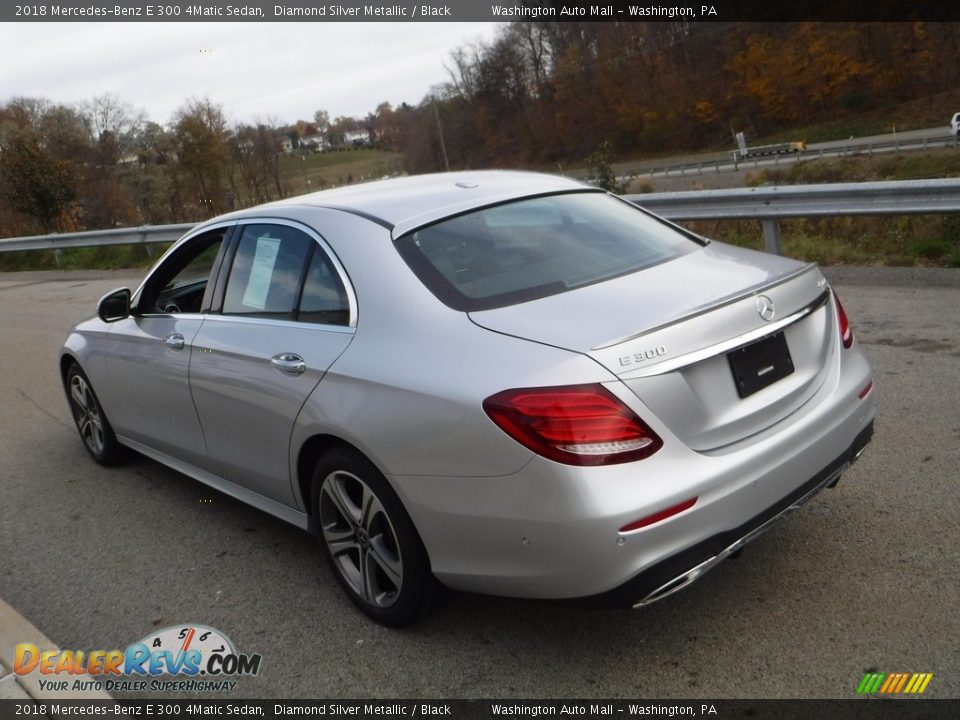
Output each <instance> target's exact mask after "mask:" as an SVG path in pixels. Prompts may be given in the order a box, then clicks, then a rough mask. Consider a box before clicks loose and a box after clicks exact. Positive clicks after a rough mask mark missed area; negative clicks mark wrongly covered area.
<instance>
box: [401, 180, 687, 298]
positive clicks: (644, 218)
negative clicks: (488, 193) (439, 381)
mask: <svg viewBox="0 0 960 720" xmlns="http://www.w3.org/2000/svg"><path fill="white" fill-rule="evenodd" d="M697 247H698V244H697V243H696V242H694V241H693V240H691V239H690V238H688V237H687V236H685V235H683V234H682V233H680V232H678V231H677V230H675V229H674V228H672V227H670V226H669V225H667V224H665V223H663V222H662V221H660V220H657V219H655V218H653V217H651V216H649V215H648V214H646V213H645V212H643V211H641V210H639V209H638V208H636V207H634V206H633V205H631V204H629V203H627V202H624V201H623V200H618V199H617V198H614V197H611V196H610V195H607V194H605V193H595V192H585V193H571V194H564V195H550V196H546V197H538V198H532V199H527V200H519V201H516V202H512V203H508V204H505V205H497V206H494V207H489V208H484V209H481V210H476V211H474V212H471V213H468V214H465V215H460V216H457V217H454V218H451V219H449V220H444V221H442V222H439V223H436V224H434V225H430V226H428V227H425V228H421V229H420V230H417V231H415V232H413V233H410V234H408V235H405V236H403V237H401V238H400V239H399V240H397V248H398V249H399V251H400V254H401V255H402V256H403V258H404V259H405V260H406V261H407V264H408V265H409V266H410V268H411V269H412V270H413V271H414V272H415V273H416V275H417V277H419V278H420V280H421V281H422V282H423V283H424V284H425V285H426V286H427V287H428V288H429V289H430V291H431V292H433V294H434V295H436V296H437V297H438V298H439V299H440V300H442V301H443V302H444V303H446V304H447V305H449V306H450V307H452V308H454V309H456V310H465V311H470V310H488V309H491V308H496V307H504V306H506V305H513V304H515V303H520V302H526V301H528V300H535V299H537V298H541V297H546V296H548V295H556V294H558V293H562V292H566V291H568V290H572V289H574V288H578V287H581V286H584V285H590V284H593V283H597V282H602V281H604V280H609V279H610V278H614V277H618V276H620V275H626V274H628V273H633V272H637V271H638V270H642V269H644V268H647V267H650V266H651V265H656V264H659V263H662V262H665V261H667V260H672V259H673V258H675V257H678V256H680V255H683V254H686V253H688V252H691V251H693V250H695V249H696V248H697Z"/></svg>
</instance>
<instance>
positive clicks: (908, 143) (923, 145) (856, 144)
mask: <svg viewBox="0 0 960 720" xmlns="http://www.w3.org/2000/svg"><path fill="white" fill-rule="evenodd" d="M933 147H954V148H958V149H960V138H955V137H954V136H953V135H942V136H936V137H924V138H904V139H896V140H884V141H877V142H862V141H853V142H850V143H849V144H846V145H836V144H834V143H833V142H831V143H830V147H816V148H810V149H808V150H801V151H798V152H788V153H782V154H779V155H776V154H775V155H755V156H750V157H745V158H736V157H735V151H731V152H730V157H724V158H718V157H714V158H713V159H705V160H697V161H692V162H686V163H675V164H672V165H654V166H650V167H646V168H644V169H641V170H637V171H635V172H632V173H627V174H625V175H623V177H624V178H629V177H644V176H649V177H654V176H657V175H663V176H664V177H670V176H671V175H679V176H681V177H686V176H687V175H703V174H704V173H707V172H714V173H720V172H729V171H736V170H747V169H750V168H761V167H768V166H770V165H773V166H776V165H780V164H784V165H786V164H788V163H794V162H799V161H800V160H821V159H823V158H833V157H848V156H853V155H866V156H868V157H872V156H873V154H874V153H887V152H900V151H906V150H926V149H928V148H933Z"/></svg>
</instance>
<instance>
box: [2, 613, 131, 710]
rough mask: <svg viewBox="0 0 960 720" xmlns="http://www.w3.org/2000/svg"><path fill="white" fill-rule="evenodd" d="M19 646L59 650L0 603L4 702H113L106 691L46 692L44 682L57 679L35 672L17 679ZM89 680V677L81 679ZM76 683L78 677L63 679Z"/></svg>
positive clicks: (19, 615) (35, 628) (44, 636)
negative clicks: (42, 686) (16, 658)
mask: <svg viewBox="0 0 960 720" xmlns="http://www.w3.org/2000/svg"><path fill="white" fill-rule="evenodd" d="M19 643H33V644H34V645H36V646H37V648H38V649H39V650H40V651H41V652H43V651H45V650H59V648H58V647H57V646H56V645H55V644H54V642H53V641H52V640H51V639H50V638H48V637H47V636H46V635H44V634H43V633H42V632H40V630H39V629H38V628H37V627H36V626H35V625H34V624H33V623H31V622H30V621H29V620H27V619H26V618H25V617H23V615H21V614H20V613H18V612H17V611H16V610H15V609H14V608H13V607H12V606H11V605H9V604H8V603H6V602H5V601H4V600H2V599H0V700H28V699H34V700H110V699H112V698H111V697H110V695H109V694H108V693H107V692H105V691H102V690H100V691H97V690H60V691H52V690H42V689H41V688H40V680H41V679H42V680H48V679H53V678H47V677H43V676H42V675H41V673H40V672H39V671H37V670H34V671H33V672H31V673H28V674H26V675H17V674H15V673H14V671H13V664H14V657H15V653H16V646H17V645H18V644H19ZM77 677H79V678H81V679H83V680H87V679H88V677H87V676H82V675H81V676H77ZM56 679H67V680H69V681H71V684H72V681H73V680H74V679H76V677H74V676H69V675H65V676H64V677H61V678H56Z"/></svg>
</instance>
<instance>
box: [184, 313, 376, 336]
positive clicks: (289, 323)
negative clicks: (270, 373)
mask: <svg viewBox="0 0 960 720" xmlns="http://www.w3.org/2000/svg"><path fill="white" fill-rule="evenodd" d="M177 317H180V316H179V315H178V316H177ZM199 317H202V318H204V319H205V320H209V321H211V322H231V323H232V322H239V323H246V324H248V325H270V326H271V327H290V328H297V329H299V330H303V329H315V330H319V331H322V332H335V333H340V334H342V335H353V334H354V333H355V332H356V331H357V329H356V328H355V327H351V326H347V325H330V324H328V323H315V322H304V321H303V320H290V319H288V318H278V319H276V320H274V319H273V318H268V317H256V316H249V315H223V314H221V313H208V314H207V315H201V316H199Z"/></svg>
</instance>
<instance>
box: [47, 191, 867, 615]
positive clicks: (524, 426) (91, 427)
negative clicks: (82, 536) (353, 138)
mask: <svg viewBox="0 0 960 720" xmlns="http://www.w3.org/2000/svg"><path fill="white" fill-rule="evenodd" d="M60 360H61V362H60V367H61V372H62V378H63V383H64V387H65V389H66V393H67V398H68V401H69V403H70V405H71V408H72V411H73V415H74V417H75V419H76V422H77V427H78V428H79V431H80V435H81V437H82V439H83V442H84V444H85V446H86V449H87V450H88V451H89V453H90V454H91V455H92V456H93V458H94V459H95V460H97V461H98V462H101V463H104V464H110V463H114V462H117V461H118V460H119V459H120V458H121V457H122V455H123V453H124V452H125V451H126V450H127V449H131V448H132V449H133V450H136V451H138V452H140V453H143V454H144V455H147V456H149V457H151V458H153V459H155V460H157V461H159V462H161V463H165V464H167V465H169V466H171V467H173V468H175V469H176V470H179V471H180V472H183V473H186V474H187V475H190V476H192V477H194V478H196V479H197V480H200V481H201V482H204V483H207V484H209V485H211V486H213V487H215V488H217V489H218V490H220V491H222V492H225V493H227V494H229V495H232V496H234V497H236V498H239V499H241V500H243V501H245V502H248V503H250V504H252V505H254V506H256V507H258V508H260V509H262V510H264V511H266V512H268V513H272V514H273V515H276V516H278V517H280V518H283V519H285V520H287V521H289V522H291V523H293V524H295V525H298V526H300V527H302V528H305V529H309V530H311V531H313V532H315V533H316V534H317V536H318V537H319V539H320V545H321V548H322V551H323V554H324V555H326V557H327V559H328V560H329V562H330V565H331V567H332V568H333V573H334V575H335V577H336V578H337V580H338V581H339V583H340V584H341V585H342V587H343V589H344V590H345V591H346V593H347V595H349V596H350V598H351V599H352V600H353V602H354V603H356V605H357V606H358V607H359V608H360V609H361V610H363V611H364V612H366V613H367V614H369V615H370V616H372V617H373V618H375V619H377V620H379V621H381V622H384V623H390V624H400V623H404V622H409V621H411V620H414V619H416V618H419V617H421V616H423V615H424V614H426V613H427V612H429V611H430V610H431V609H433V608H435V607H436V606H437V605H438V604H439V603H440V602H441V600H442V599H443V598H444V596H445V595H446V593H447V590H448V589H460V590H467V591H477V592H483V593H493V594H502V595H510V596H516V597H527V598H552V599H574V598H577V599H580V598H589V599H597V600H602V601H608V602H613V603H618V604H624V605H627V606H630V605H633V606H637V605H644V604H647V603H650V602H653V601H654V600H658V599H660V598H663V597H665V596H667V595H669V594H671V593H672V592H674V591H676V590H678V589H679V588H681V587H683V586H685V585H686V584H688V583H689V582H691V581H693V580H694V579H696V578H697V577H698V576H699V575H701V574H702V573H703V572H705V571H706V570H708V569H710V568H711V567H712V566H713V565H715V564H716V563H718V562H719V561H721V560H722V559H723V558H725V557H727V556H728V555H730V554H732V553H734V552H736V551H737V550H738V549H739V548H740V547H742V545H743V544H744V543H746V542H747V541H749V540H750V539H752V538H753V537H755V536H756V535H757V534H759V533H760V532H762V531H763V530H764V529H766V528H767V527H768V526H769V525H770V524H771V523H772V522H774V521H775V520H776V519H778V518H780V517H782V516H783V515H784V514H786V513H787V512H788V511H790V510H792V509H793V508H795V507H796V506H798V505H799V504H800V503H801V502H802V501H803V500H805V499H806V498H807V497H809V496H810V495H812V494H813V493H815V492H816V491H817V490H819V489H821V488H822V487H825V486H828V485H831V484H833V483H835V482H836V480H837V478H838V477H839V475H840V473H841V472H842V471H843V470H844V469H845V468H846V467H847V466H848V465H849V463H851V462H852V461H853V460H854V459H855V458H856V457H857V456H858V455H859V453H860V452H861V451H862V450H863V448H864V447H865V445H866V444H867V442H868V441H869V439H870V436H871V432H872V427H873V417H874V393H873V392H872V388H873V384H872V378H871V370H870V367H869V365H868V364H867V361H866V359H865V358H864V356H863V354H862V353H861V352H860V349H859V347H858V346H857V343H856V341H855V339H854V334H853V331H852V329H851V327H850V323H849V321H848V319H847V317H846V315H845V314H844V311H843V307H842V306H841V304H840V301H839V299H838V298H837V296H836V295H835V293H834V292H833V291H832V290H831V288H830V287H829V286H828V284H827V282H826V280H825V279H824V277H823V275H822V274H821V273H820V271H819V270H818V269H817V268H816V267H815V266H813V265H807V264H804V263H800V262H796V261H794V260H789V259H785V258H782V257H776V256H771V255H766V254H763V253H758V252H753V251H750V250H745V249H741V248H737V247H732V246H729V245H725V244H722V243H719V242H709V241H707V240H704V239H703V238H701V237H699V236H696V235H694V234H691V233H689V232H687V231H685V230H683V229H681V228H678V227H676V226H674V225H672V224H670V223H668V222H666V221H664V220H661V219H659V218H657V217H655V216H653V215H651V214H649V213H647V212H645V211H644V210H642V209H640V208H638V207H636V206H634V205H632V204H630V203H628V202H626V201H624V200H621V199H619V198H616V197H614V196H612V195H609V194H608V193H605V192H603V191H601V190H598V189H596V188H592V187H587V186H584V185H581V184H579V183H576V182H574V181H571V180H567V179H564V178H557V177H552V176H546V175H539V174H532V173H519V172H469V173H452V174H443V175H432V176H421V177H411V178H404V179H397V180H388V181H384V182H377V183H371V184H368V185H358V186H354V187H348V188H343V189H338V190H332V191H327V192H321V193H316V194H313V195H307V196H304V197H298V198H293V199H289V200H284V201H281V202H277V203H272V204H269V205H263V206H260V207H256V208H252V209H248V210H243V211H240V212H235V213H232V214H230V215H225V216H222V217H219V218H215V219H213V220H211V221H209V222H206V223H203V224H201V225H200V226H198V227H197V228H195V229H194V230H193V231H191V232H190V233H188V234H187V235H186V236H185V237H183V238H182V239H181V240H180V241H178V242H177V243H176V244H175V245H174V246H173V247H172V248H171V249H170V250H169V251H168V252H167V253H166V254H165V255H164V256H163V257H162V258H161V259H160V261H159V262H158V263H157V264H156V265H155V266H154V267H153V269H152V270H150V272H149V273H148V275H147V277H146V279H145V280H144V281H143V283H142V284H141V285H140V287H139V288H137V289H136V290H135V291H134V292H131V291H130V290H128V289H121V290H117V291H114V292H113V293H110V294H108V295H107V296H105V297H104V298H103V299H102V300H101V301H100V304H99V306H98V312H97V317H95V318H93V319H91V320H88V321H86V322H83V323H81V324H79V325H77V326H76V327H75V328H74V329H73V330H72V331H71V332H70V334H69V337H68V338H67V340H66V343H65V344H64V347H63V350H62V353H61V356H60Z"/></svg>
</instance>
